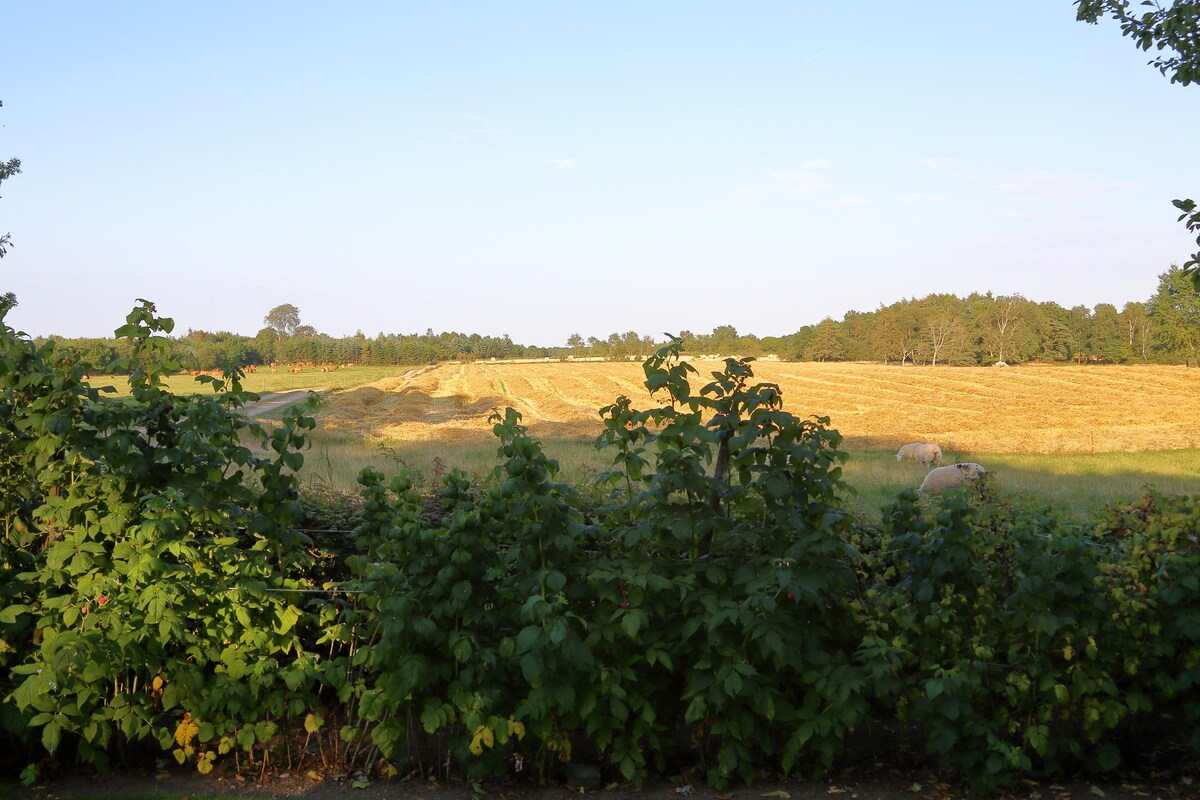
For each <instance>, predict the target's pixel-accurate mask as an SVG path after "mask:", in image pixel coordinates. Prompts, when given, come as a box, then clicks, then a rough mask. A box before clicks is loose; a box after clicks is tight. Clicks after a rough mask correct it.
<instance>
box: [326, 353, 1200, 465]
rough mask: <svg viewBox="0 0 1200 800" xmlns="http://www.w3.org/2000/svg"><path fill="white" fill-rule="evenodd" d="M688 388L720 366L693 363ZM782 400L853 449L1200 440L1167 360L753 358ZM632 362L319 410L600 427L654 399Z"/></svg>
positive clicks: (445, 373)
mask: <svg viewBox="0 0 1200 800" xmlns="http://www.w3.org/2000/svg"><path fill="white" fill-rule="evenodd" d="M692 364H693V366H695V367H696V368H697V370H698V372H699V375H698V376H696V377H695V379H694V381H693V387H694V388H695V389H696V390H697V391H698V390H699V388H700V387H701V386H702V385H703V384H704V383H706V382H707V381H708V380H709V377H710V374H711V372H712V371H713V370H716V369H719V368H720V367H721V366H722V365H721V363H720V362H700V361H693V362H692ZM753 366H754V372H755V378H756V380H758V381H761V382H766V383H776V384H778V385H779V386H780V388H781V389H782V391H783V397H784V404H785V407H786V408H787V409H788V410H789V411H791V412H792V413H794V414H797V415H799V416H802V417H808V416H811V415H818V416H828V417H829V418H830V421H831V424H832V426H833V427H834V428H837V429H838V430H839V431H841V433H842V435H843V436H844V437H845V438H846V444H847V446H849V447H851V448H854V449H871V448H887V447H893V446H896V445H898V444H901V443H903V442H908V441H918V440H919V441H932V442H938V443H939V444H941V445H942V446H943V447H944V448H948V449H953V450H958V451H965V452H972V453H984V452H991V453H1092V452H1117V451H1123V452H1136V451H1147V450H1174V449H1184V448H1196V447H1200V370H1197V369H1186V368H1184V367H1165V366H1090V367H1079V366H1050V365H1036V366H1021V367H1007V368H1003V367H1000V368H997V367H894V366H883V365H879V364H819V363H786V362H769V361H761V362H755V363H754V365H753ZM642 380H643V373H642V367H641V364H640V363H636V362H585V363H556V362H551V363H528V364H524V363H523V364H507V363H497V364H492V363H488V362H478V363H464V364H442V365H438V366H436V367H431V368H428V369H426V370H423V371H419V372H418V373H417V374H409V375H408V376H407V377H404V378H388V379H383V380H379V381H375V382H373V383H369V384H365V385H361V386H358V387H355V388H352V389H348V390H344V391H341V392H338V393H336V394H334V395H332V396H331V398H330V399H329V402H328V404H327V406H326V407H325V408H324V409H323V411H322V412H321V414H320V415H319V420H320V423H321V425H322V426H323V427H324V428H326V429H328V430H330V431H341V432H345V433H350V434H354V435H357V436H362V437H364V438H366V439H367V440H371V441H390V442H407V441H431V440H441V441H463V440H467V439H473V438H483V437H488V436H490V435H491V427H490V425H489V423H488V421H487V419H488V415H489V414H490V413H491V412H492V410H493V409H503V408H504V407H505V406H512V407H513V408H515V409H517V410H518V411H519V412H521V414H522V415H523V417H524V422H525V424H527V425H528V426H529V430H530V433H531V434H533V435H534V436H537V437H541V438H551V437H585V436H594V435H596V434H597V433H598V432H599V431H600V429H601V425H600V418H599V414H598V413H597V412H598V409H599V408H601V407H603V406H605V405H607V404H609V403H611V402H612V401H613V399H615V398H616V397H617V396H618V395H621V394H624V395H627V396H629V397H630V398H631V399H632V400H633V402H634V406H635V407H636V408H646V407H648V406H650V405H651V401H650V399H649V397H648V395H647V392H646V389H645V387H644V386H643V385H642Z"/></svg>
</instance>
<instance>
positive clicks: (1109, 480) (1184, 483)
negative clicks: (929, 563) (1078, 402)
mask: <svg viewBox="0 0 1200 800" xmlns="http://www.w3.org/2000/svg"><path fill="white" fill-rule="evenodd" d="M593 442H594V440H592V439H587V438H563V439H546V440H542V441H541V444H542V446H543V448H544V449H545V451H546V453H547V455H549V456H550V457H551V458H554V459H556V460H558V462H559V466H560V468H561V472H560V474H559V476H558V479H559V480H560V481H562V482H564V483H569V484H572V485H574V486H576V487H578V488H580V489H581V490H583V491H585V492H589V491H591V490H592V488H593V486H594V483H595V479H596V477H597V476H598V475H599V474H600V473H602V472H604V471H605V470H607V469H609V468H610V466H611V459H610V458H609V457H608V456H607V455H606V454H605V453H604V452H603V451H601V450H597V449H596V447H595V446H594V443H593ZM311 443H312V444H311V447H310V448H309V449H308V450H306V451H305V454H304V458H305V465H304V469H303V470H302V473H301V475H302V478H303V479H304V480H306V481H311V482H316V483H320V484H324V485H326V486H329V487H331V488H335V489H339V490H342V491H356V490H357V482H356V478H357V476H358V474H359V472H360V471H361V470H362V469H363V468H364V467H372V468H374V469H378V470H379V471H380V472H382V473H384V475H386V476H388V478H389V479H390V477H391V476H392V475H394V474H396V473H398V472H400V471H401V470H405V471H407V472H408V473H409V474H410V476H411V477H412V478H413V479H414V480H415V482H416V483H417V485H418V486H421V487H424V488H429V489H431V488H433V487H434V485H435V484H436V482H437V478H438V476H439V475H442V474H445V473H447V472H449V470H450V469H452V468H458V469H461V470H462V471H464V472H465V473H467V474H468V475H469V476H470V477H471V478H472V479H474V480H482V479H483V478H485V477H486V476H487V475H488V474H489V473H490V472H491V471H492V470H493V469H494V468H495V467H496V466H497V465H499V464H500V463H501V459H500V457H499V456H498V455H497V453H496V450H497V446H498V443H497V442H496V441H495V440H492V439H475V440H467V441H458V442H439V441H419V442H397V441H392V442H379V443H377V444H370V443H367V442H364V441H363V440H362V439H359V438H356V437H353V436H349V435H344V434H343V435H338V434H334V433H331V432H323V431H319V430H318V431H317V432H316V433H315V434H314V435H313V436H312V437H311ZM848 453H849V459H848V460H847V462H846V464H845V465H844V467H843V478H844V479H845V481H846V482H847V484H849V485H850V486H851V487H852V488H853V489H854V492H853V493H852V494H850V495H849V497H848V500H849V503H850V506H851V508H852V509H853V511H854V512H855V513H856V514H858V515H860V516H861V517H863V518H864V519H867V520H869V521H878V520H879V519H880V516H881V510H882V508H883V507H884V506H885V505H887V504H888V503H890V502H891V501H892V500H894V499H895V497H896V495H897V494H899V493H900V492H902V491H904V490H905V489H916V488H917V487H918V486H920V484H921V481H922V480H923V479H924V477H925V473H926V469H925V468H924V467H922V466H921V465H920V464H918V463H917V462H915V461H900V462H898V461H896V458H895V452H894V451H892V450H890V449H889V450H886V451H883V450H849V451H848ZM954 461H977V462H979V463H981V464H983V465H984V466H986V467H987V468H988V470H990V471H991V472H992V473H994V480H995V482H996V484H997V485H998V486H999V487H1000V488H1001V489H1002V490H1003V491H1005V492H1008V493H1013V494H1018V495H1021V496H1023V497H1024V498H1025V499H1027V500H1028V501H1031V502H1033V503H1035V504H1042V503H1045V504H1049V505H1051V506H1053V507H1054V508H1055V509H1057V510H1058V511H1059V512H1060V513H1062V514H1063V515H1064V516H1068V517H1071V518H1074V519H1079V520H1089V519H1094V518H1096V517H1097V516H1099V515H1100V514H1101V513H1102V512H1103V510H1104V508H1105V507H1106V506H1107V505H1109V504H1110V503H1113V502H1115V501H1131V500H1135V499H1137V498H1138V497H1140V496H1141V495H1142V494H1143V492H1144V489H1145V487H1147V486H1153V487H1155V488H1157V489H1158V490H1160V491H1163V492H1166V493H1168V494H1190V493H1194V492H1197V491H1200V450H1168V451H1159V452H1147V453H1089V454H1030V453H987V454H972V453H968V452H947V453H946V455H945V460H944V462H943V463H946V464H949V463H953V462H954Z"/></svg>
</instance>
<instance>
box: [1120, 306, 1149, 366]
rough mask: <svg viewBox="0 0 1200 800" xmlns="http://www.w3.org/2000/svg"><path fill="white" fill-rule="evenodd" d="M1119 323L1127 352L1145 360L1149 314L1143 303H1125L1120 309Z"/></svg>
mask: <svg viewBox="0 0 1200 800" xmlns="http://www.w3.org/2000/svg"><path fill="white" fill-rule="evenodd" d="M1121 325H1122V327H1123V328H1124V329H1125V340H1126V341H1127V342H1128V343H1129V352H1130V353H1131V354H1133V356H1134V357H1135V358H1140V359H1141V360H1142V361H1146V360H1147V359H1148V358H1149V350H1150V315H1149V313H1148V312H1147V310H1146V304H1145V303H1133V302H1130V303H1126V304H1125V307H1124V308H1122V309H1121Z"/></svg>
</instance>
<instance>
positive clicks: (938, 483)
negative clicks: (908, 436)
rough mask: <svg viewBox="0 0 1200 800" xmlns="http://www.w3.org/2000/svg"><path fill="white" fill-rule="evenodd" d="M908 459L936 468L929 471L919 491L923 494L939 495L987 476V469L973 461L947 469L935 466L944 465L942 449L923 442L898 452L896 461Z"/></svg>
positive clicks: (951, 465)
mask: <svg viewBox="0 0 1200 800" xmlns="http://www.w3.org/2000/svg"><path fill="white" fill-rule="evenodd" d="M906 458H911V459H912V460H914V461H917V462H919V463H920V464H922V465H924V466H926V467H934V469H931V470H929V473H928V474H927V475H926V476H925V480H923V481H921V487H920V488H919V489H917V491H919V492H921V493H922V494H927V493H931V494H937V493H938V492H940V491H942V490H943V489H949V488H951V487H954V486H962V485H964V484H967V483H971V482H972V481H975V480H977V479H979V478H980V477H982V476H983V475H986V474H987V470H986V469H984V468H983V467H982V466H981V465H979V464H976V463H975V462H973V461H966V462H962V463H959V464H950V465H948V466H945V467H943V466H934V465H940V464H941V463H942V448H941V447H939V446H937V445H936V444H925V443H922V442H912V443H911V444H906V445H904V446H903V447H901V448H900V449H899V450H897V451H896V460H897V461H903V460H904V459H906Z"/></svg>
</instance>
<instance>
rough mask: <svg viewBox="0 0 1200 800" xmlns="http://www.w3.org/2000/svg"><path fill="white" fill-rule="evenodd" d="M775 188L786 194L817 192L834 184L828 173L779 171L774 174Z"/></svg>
mask: <svg viewBox="0 0 1200 800" xmlns="http://www.w3.org/2000/svg"><path fill="white" fill-rule="evenodd" d="M774 186H775V190H776V191H779V192H783V193H784V194H816V193H818V192H823V191H825V190H827V189H829V188H831V187H832V186H833V181H831V180H830V179H829V176H828V175H820V174H818V173H815V172H805V171H800V170H797V171H794V172H778V173H776V174H775V175H774Z"/></svg>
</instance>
